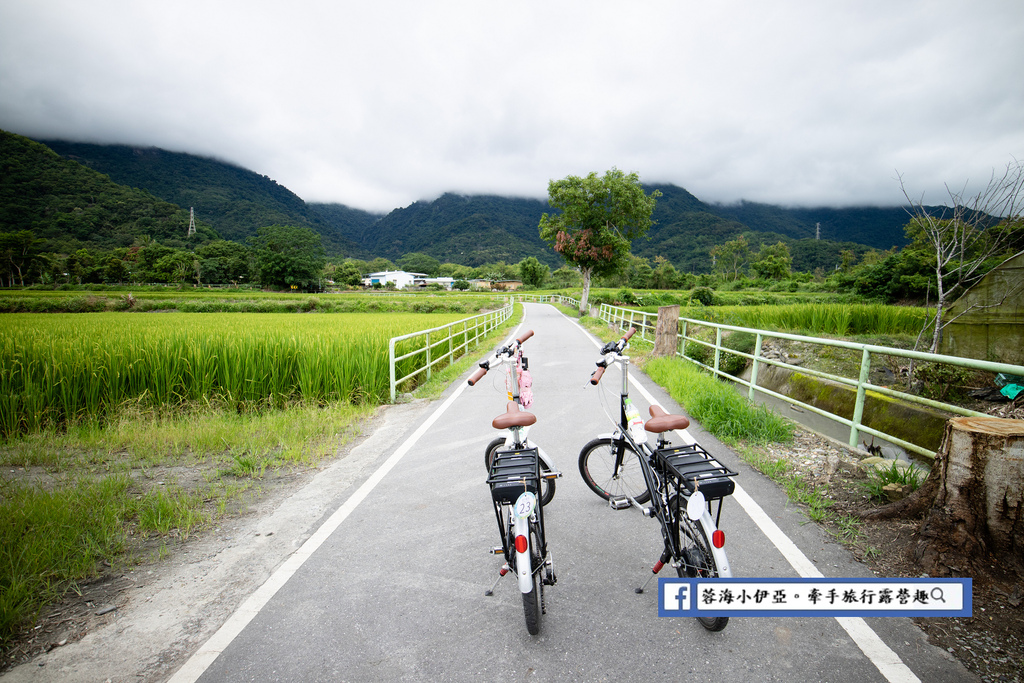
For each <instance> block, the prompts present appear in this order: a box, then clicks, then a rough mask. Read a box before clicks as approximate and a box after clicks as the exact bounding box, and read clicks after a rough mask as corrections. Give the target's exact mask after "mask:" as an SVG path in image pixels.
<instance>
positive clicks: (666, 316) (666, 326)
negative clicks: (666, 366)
mask: <svg viewBox="0 0 1024 683" xmlns="http://www.w3.org/2000/svg"><path fill="white" fill-rule="evenodd" d="M678 348H679V306H660V307H658V328H657V330H656V331H655V333H654V354H653V355H655V356H669V357H671V356H675V355H676V350H677V349H678Z"/></svg>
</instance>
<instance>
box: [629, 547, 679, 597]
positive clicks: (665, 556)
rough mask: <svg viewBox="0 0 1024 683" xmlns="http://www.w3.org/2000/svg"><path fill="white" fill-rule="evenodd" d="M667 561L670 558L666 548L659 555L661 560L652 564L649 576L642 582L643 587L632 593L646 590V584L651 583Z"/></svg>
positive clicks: (635, 589)
mask: <svg viewBox="0 0 1024 683" xmlns="http://www.w3.org/2000/svg"><path fill="white" fill-rule="evenodd" d="M669 559H671V556H670V555H669V552H668V548H666V549H665V552H663V553H662V554H661V559H659V560H658V561H657V562H656V563H655V564H654V566H653V567H651V575H650V576H648V577H647V580H646V581H644V585H642V586H640V587H639V588H634V589H633V592H634V593H637V594H639V593H643V592H644V589H645V588H647V584H649V583H650V582H651V579H653V578H654V577H655V576H657V575H658V572H660V571H661V568H662V567H664V566H665V563H666V562H668V561H669Z"/></svg>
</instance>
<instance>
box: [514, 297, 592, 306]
mask: <svg viewBox="0 0 1024 683" xmlns="http://www.w3.org/2000/svg"><path fill="white" fill-rule="evenodd" d="M513 296H514V297H515V298H516V299H518V300H519V301H531V302H534V303H542V304H546V303H552V302H554V303H557V304H565V305H572V306H575V307H576V308H579V307H580V302H579V301H577V300H576V299H572V298H570V297H567V296H562V295H561V294H513Z"/></svg>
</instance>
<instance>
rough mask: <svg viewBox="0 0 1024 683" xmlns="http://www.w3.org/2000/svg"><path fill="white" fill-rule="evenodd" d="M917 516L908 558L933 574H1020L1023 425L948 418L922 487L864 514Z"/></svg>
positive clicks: (1023, 565) (1023, 563)
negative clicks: (919, 516)
mask: <svg viewBox="0 0 1024 683" xmlns="http://www.w3.org/2000/svg"><path fill="white" fill-rule="evenodd" d="M915 513H916V514H920V513H923V514H924V520H923V521H922V523H921V526H920V527H919V528H918V531H917V535H916V536H917V538H916V547H915V548H914V555H915V557H916V559H917V560H918V562H920V563H921V566H922V568H924V569H925V570H926V571H927V572H928V573H929V574H931V575H932V576H948V575H950V574H951V573H952V574H966V573H968V572H969V571H971V570H974V571H984V572H986V573H987V572H989V571H992V570H1011V571H1013V572H1015V573H1017V574H1019V575H1024V420H1004V419H1001V418H995V417H958V418H953V419H951V420H950V421H949V422H947V423H946V431H945V435H944V437H943V441H942V446H941V448H940V449H939V452H938V453H937V454H936V456H935V463H934V465H933V467H932V471H931V474H930V475H929V476H928V479H927V480H926V481H925V483H924V484H923V485H922V486H921V488H920V489H919V490H918V491H916V492H915V494H914V495H912V496H910V497H908V498H905V499H904V500H901V501H898V502H897V503H893V504H891V505H887V506H884V507H882V508H879V509H878V510H874V511H872V512H870V513H867V514H864V515H862V516H863V517H864V518H865V519H869V520H870V519H881V518H886V517H893V516H896V515H900V516H906V515H912V514H915Z"/></svg>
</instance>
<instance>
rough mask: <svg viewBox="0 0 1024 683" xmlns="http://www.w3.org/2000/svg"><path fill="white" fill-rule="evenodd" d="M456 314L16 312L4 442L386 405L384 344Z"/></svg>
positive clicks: (1, 351)
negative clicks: (138, 419)
mask: <svg viewBox="0 0 1024 683" xmlns="http://www.w3.org/2000/svg"><path fill="white" fill-rule="evenodd" d="M459 317H461V314H457V313H442V314H413V313H393V314H389V315H386V316H383V315H376V314H369V313H368V314H359V313H351V314H337V315H332V316H318V315H309V316H298V315H294V314H273V313H268V314H261V315H246V314H215V315H207V316H197V315H189V314H181V313H165V314H161V315H152V316H136V315H128V314H124V313H95V314H77V315H70V314H53V315H47V316H36V315H31V314H11V315H8V316H4V317H2V318H0V436H2V437H9V436H11V435H13V434H16V433H21V432H33V431H36V430H38V429H41V428H43V427H46V426H59V425H67V424H70V423H74V422H77V421H80V420H82V419H85V418H95V417H101V418H102V417H104V416H106V415H109V414H111V413H112V412H114V411H115V410H116V409H118V408H119V407H121V406H122V405H123V404H124V403H125V402H128V401H132V400H139V399H145V400H146V401H149V402H151V403H153V404H155V405H158V406H172V407H173V406H177V405H181V404H184V403H189V402H196V401H200V402H202V401H206V402H209V401H218V402H223V403H226V404H229V405H235V406H237V407H238V409H239V410H254V409H262V408H264V407H273V408H280V407H283V406H285V405H287V404H288V403H289V402H292V401H307V402H312V403H326V402H329V401H339V400H340V401H354V402H370V403H379V402H383V401H385V400H387V397H388V393H389V373H388V340H389V339H390V338H391V337H392V336H397V335H400V334H404V333H407V332H410V331H415V330H420V329H424V328H425V327H432V326H437V325H441V324H444V323H447V322H451V321H452V320H454V319H457V318H459Z"/></svg>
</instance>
